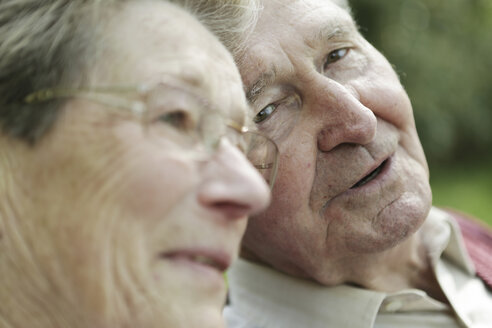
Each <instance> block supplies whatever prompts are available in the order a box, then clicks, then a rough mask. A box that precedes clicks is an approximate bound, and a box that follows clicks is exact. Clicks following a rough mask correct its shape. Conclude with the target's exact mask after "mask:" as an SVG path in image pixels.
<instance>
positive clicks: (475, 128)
mask: <svg viewBox="0 0 492 328" xmlns="http://www.w3.org/2000/svg"><path fill="white" fill-rule="evenodd" d="M350 2H351V5H352V8H353V12H354V16H355V18H356V20H357V23H358V24H359V25H360V26H361V32H362V33H363V34H364V36H366V38H367V39H368V40H369V41H370V42H371V43H372V44H373V45H375V46H376V48H378V49H379V50H380V51H381V52H382V53H383V54H384V55H385V56H386V57H387V58H388V59H389V61H390V62H391V63H392V64H393V65H394V66H395V68H396V71H397V72H398V73H399V75H400V78H401V80H402V83H403V85H404V86H405V88H406V89H407V91H408V94H409V96H410V99H411V100H412V103H413V107H414V111H415V120H416V123H417V128H418V131H419V135H420V137H421V140H422V143H423V145H424V149H425V151H426V154H427V157H428V159H429V163H430V166H431V168H433V167H438V166H439V165H441V164H449V163H455V162H463V161H467V162H470V161H481V160H483V159H484V157H489V158H490V157H492V152H491V151H490V149H492V108H491V107H492V60H491V58H492V33H491V31H492V1H490V0H391V1H388V0H351V1H350Z"/></svg>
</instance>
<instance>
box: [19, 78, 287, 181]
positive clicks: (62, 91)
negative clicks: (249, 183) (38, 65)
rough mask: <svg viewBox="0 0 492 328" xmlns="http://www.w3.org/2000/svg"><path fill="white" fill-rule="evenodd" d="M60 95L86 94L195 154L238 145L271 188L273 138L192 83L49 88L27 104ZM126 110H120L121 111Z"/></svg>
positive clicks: (275, 154)
mask: <svg viewBox="0 0 492 328" xmlns="http://www.w3.org/2000/svg"><path fill="white" fill-rule="evenodd" d="M60 98H83V99H87V100H91V101H94V102H97V103H100V104H102V105H106V106H109V107H112V108H115V109H125V110H127V111H126V113H127V114H128V113H129V114H130V115H132V116H133V117H136V118H138V119H140V120H141V122H142V125H143V126H144V129H145V131H146V133H147V134H149V135H150V136H152V137H162V138H163V139H164V140H166V141H170V142H172V143H173V144H176V145H177V146H178V149H180V150H182V151H185V152H188V153H190V154H191V155H193V156H194V158H197V159H204V156H206V158H209V157H208V156H211V155H213V154H215V152H216V151H217V148H218V146H219V144H220V142H221V141H222V140H223V139H226V140H227V141H229V142H230V143H231V144H233V145H234V146H236V147H237V148H238V149H239V150H240V151H241V152H242V153H243V154H244V155H245V156H246V158H248V160H249V161H250V162H251V163H252V164H253V166H254V167H255V168H256V169H258V171H259V172H260V174H261V175H262V176H263V177H264V178H265V180H266V181H267V182H268V183H269V185H270V187H271V188H273V184H274V182H275V177H276V174H277V167H278V161H277V159H278V148H277V145H276V144H275V142H273V141H272V140H271V139H270V138H268V137H266V136H264V135H262V134H260V133H258V132H256V131H250V130H249V129H248V127H246V126H243V125H242V124H239V123H237V122H234V121H232V120H229V119H226V118H225V117H224V114H222V113H220V112H219V111H217V110H216V109H215V108H217V107H215V106H212V105H211V103H210V102H209V101H207V100H206V99H205V98H203V97H200V96H199V95H198V93H195V92H193V91H191V88H184V87H180V86H176V85H173V84H170V83H167V82H158V83H153V84H142V85H138V86H108V87H96V88H78V89H70V88H51V89H44V90H40V91H37V92H34V93H31V94H29V95H28V96H26V97H25V98H24V102H25V103H27V104H38V103H43V102H47V101H50V100H55V99H60ZM119 112H120V113H122V112H121V111H119Z"/></svg>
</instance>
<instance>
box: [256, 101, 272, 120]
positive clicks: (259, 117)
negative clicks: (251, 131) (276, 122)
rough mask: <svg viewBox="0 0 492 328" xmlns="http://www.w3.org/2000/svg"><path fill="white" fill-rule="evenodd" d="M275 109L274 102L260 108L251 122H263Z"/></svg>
mask: <svg viewBox="0 0 492 328" xmlns="http://www.w3.org/2000/svg"><path fill="white" fill-rule="evenodd" d="M276 109H277V105H274V104H270V105H268V106H266V107H265V108H263V109H262V110H260V111H259V112H258V114H256V116H255V117H254V118H253V122H255V123H261V122H263V121H264V120H266V119H267V118H268V117H270V115H272V113H273V112H274V111H275V110H276Z"/></svg>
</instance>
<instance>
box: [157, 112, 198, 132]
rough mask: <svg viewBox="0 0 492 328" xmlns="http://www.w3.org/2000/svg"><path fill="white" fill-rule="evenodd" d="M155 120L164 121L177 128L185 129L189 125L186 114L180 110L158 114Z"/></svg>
mask: <svg viewBox="0 0 492 328" xmlns="http://www.w3.org/2000/svg"><path fill="white" fill-rule="evenodd" d="M157 121H159V122H162V123H166V124H168V125H170V126H172V127H173V128H175V129H178V130H187V129H189V128H190V125H191V122H190V119H189V117H188V114H187V113H186V112H184V111H180V110H176V111H172V112H168V113H165V114H163V115H161V116H159V117H158V118H157Z"/></svg>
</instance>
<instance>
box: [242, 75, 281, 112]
mask: <svg viewBox="0 0 492 328" xmlns="http://www.w3.org/2000/svg"><path fill="white" fill-rule="evenodd" d="M276 78H277V70H276V68H275V66H272V67H271V68H270V69H268V70H267V71H266V72H264V73H262V74H261V75H260V77H259V78H258V79H257V80H256V81H255V82H254V83H253V85H252V86H251V87H250V88H249V89H248V90H247V91H246V98H247V99H248V101H249V102H250V103H253V102H255V101H256V99H258V97H259V96H260V95H261V94H262V93H263V91H264V90H265V88H266V87H268V86H269V85H271V84H273V82H274V81H275V79H276Z"/></svg>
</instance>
